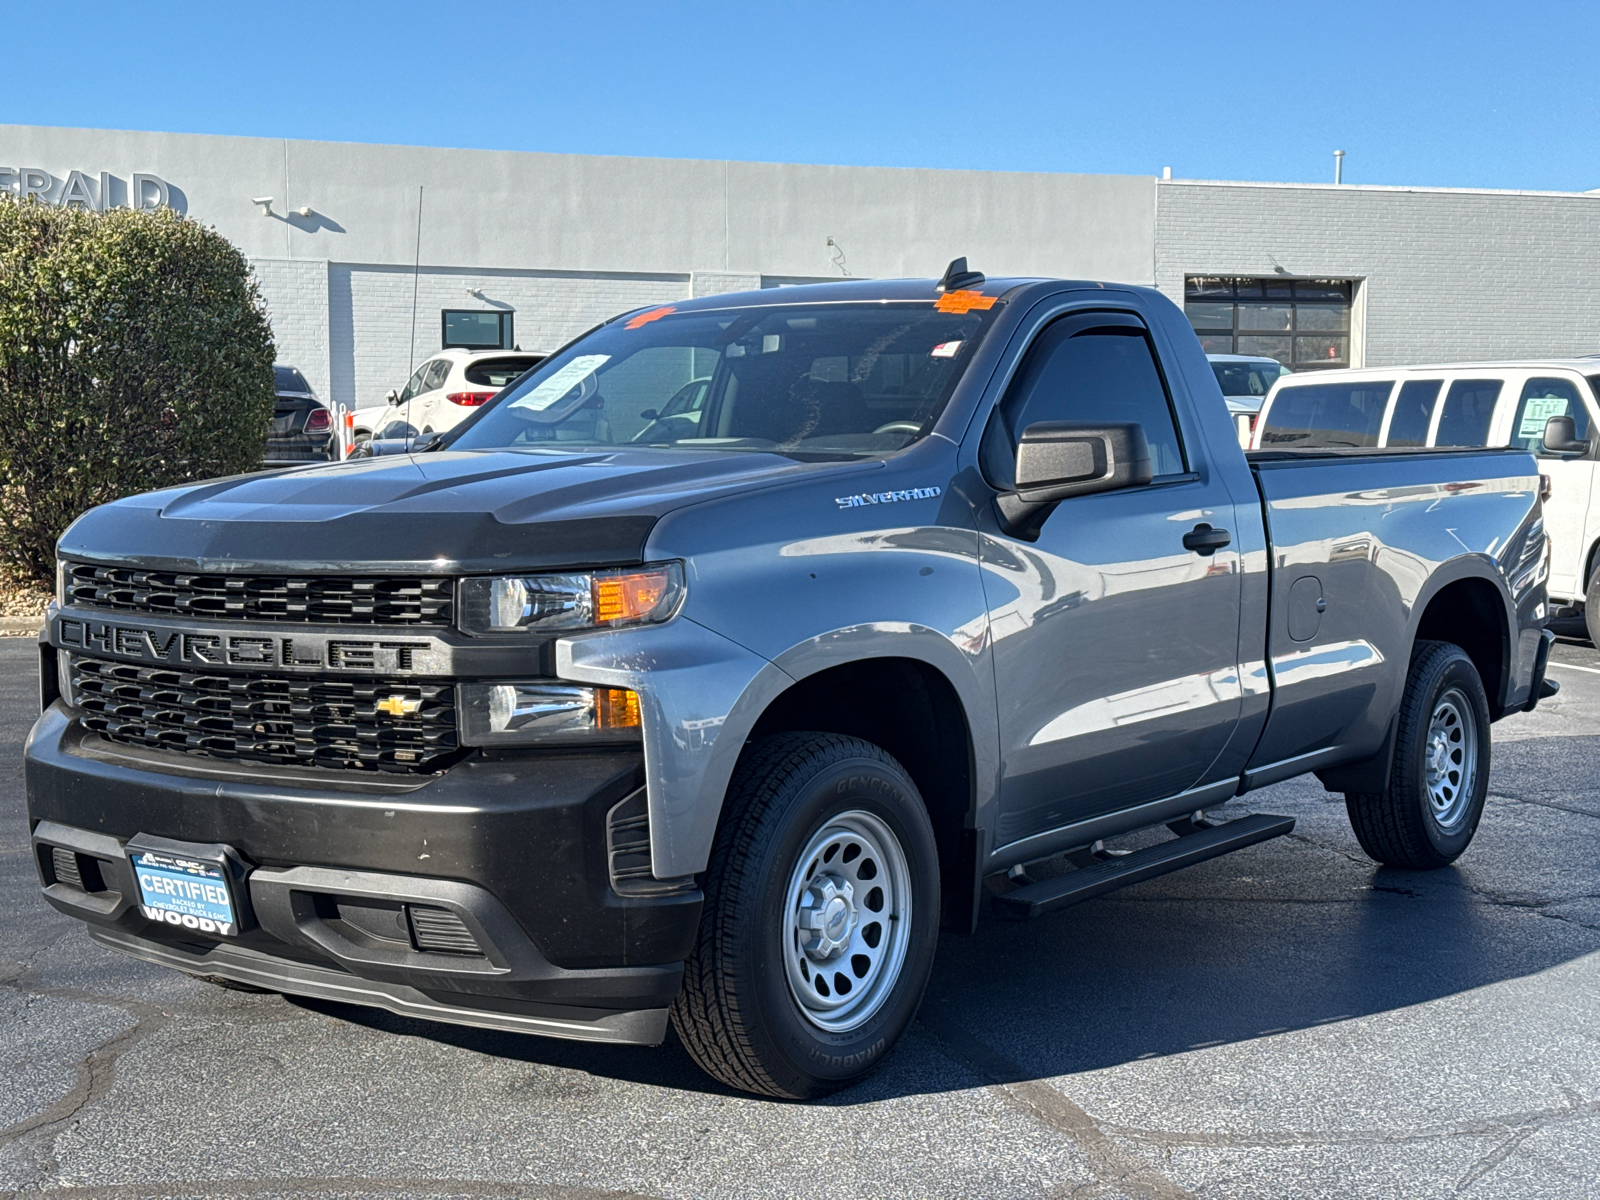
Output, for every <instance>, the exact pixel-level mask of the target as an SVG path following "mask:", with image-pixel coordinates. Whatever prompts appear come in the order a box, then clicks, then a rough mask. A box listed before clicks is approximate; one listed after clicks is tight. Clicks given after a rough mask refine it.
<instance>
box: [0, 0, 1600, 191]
mask: <svg viewBox="0 0 1600 1200" xmlns="http://www.w3.org/2000/svg"><path fill="white" fill-rule="evenodd" d="M0 21H3V25H0V27H3V28H4V30H5V44H6V45H7V48H8V53H7V54H6V56H5V57H6V66H5V75H6V82H5V86H4V88H3V90H0V123H13V124H29V125H32V124H38V125H72V126H90V127H104V128H122V129H158V130H174V131H181V132H202V133H231V134H251V135H260V136H270V137H297V138H319V139H327V140H332V141H356V142H393V143H402V144H421V145H438V146H461V147H475V148H489V149H512V150H551V151H568V152H579V153H591V154H636V155H655V156H665V157H674V158H733V159H758V160H767V161H788V162H815V163H843V164H874V165H884V166H919V167H968V168H980V169H991V170H1023V171H1086V172H1096V173H1100V172H1104V173H1126V174H1158V173H1159V172H1160V170H1161V168H1162V167H1166V166H1170V167H1171V168H1172V169H1173V173H1174V174H1175V175H1176V176H1178V177H1180V178H1196V179H1250V180H1294V181H1301V180H1324V179H1328V178H1331V174H1332V151H1333V150H1334V149H1335V148H1339V149H1343V150H1345V151H1347V157H1346V159H1345V180H1346V182H1349V183H1383V184H1425V185H1444V186H1461V187H1502V188H1536V189H1547V188H1548V189H1570V190H1587V189H1590V188H1600V123H1597V121H1596V117H1597V115H1600V113H1597V102H1596V95H1597V93H1600V69H1597V68H1600V55H1597V53H1596V49H1597V46H1600V38H1597V34H1600V6H1597V5H1582V4H1575V3H1541V4H1538V5H1533V4H1525V5H1510V4H1504V3H1501V4H1493V5H1491V4H1484V3H1476V2H1473V0H1459V2H1457V3H1452V4H1445V3H1433V2H1429V3H1407V2H1406V0H1390V2H1389V3H1369V2H1366V0H1359V2H1355V3H1349V2H1335V0H1325V2H1324V3H1319V4H1304V3H1292V2H1284V0H1279V2H1278V3H1272V4H1242V3H1241V4H1229V3H1223V2H1221V0H1214V2H1212V3H1204V4H1203V3H1193V2H1190V3H1153V2H1152V3H1138V2H1136V0H1129V2H1125V3H1121V4H1109V3H1104V2H1102V3H1089V4H1083V3H1076V2H1067V3H1055V4H1048V3H1032V2H1026V3H1024V2H1018V3H1005V2H1002V0H993V2H989V3H983V2H980V0H967V2H965V3H945V2H943V0H923V2H921V3H915V4H911V3H864V2H858V3H853V4H852V3H828V2H819V3H807V4H770V3H769V4H765V5H762V4H749V3H745V4H720V3H719V4H711V3H698V4H688V3H669V2H665V0H663V2H660V3H653V4H642V3H640V4H634V3H628V4H604V3H596V2H593V0H591V2H590V3H566V4H560V5H557V4H543V3H541V4H533V3H521V2H519V0H494V2H493V3H483V2H481V0H480V2H478V3H473V4H460V3H443V4H440V3H433V4H418V3H408V2H400V0H397V2H392V3H388V4H381V5H379V4H338V3H336V2H333V0H327V2H325V3H322V4H303V3H298V2H296V0H290V2H274V3H271V4H248V3H242V2H239V0H213V2H211V3H205V4H193V3H189V4H180V3H172V4H167V5H159V6H152V5H148V4H137V3H130V2H129V0H118V2H117V3H114V4H101V3H94V2H86V3H73V4H70V5H69V4H39V3H22V2H19V0H6V3H5V6H4V9H3V10H0Z"/></svg>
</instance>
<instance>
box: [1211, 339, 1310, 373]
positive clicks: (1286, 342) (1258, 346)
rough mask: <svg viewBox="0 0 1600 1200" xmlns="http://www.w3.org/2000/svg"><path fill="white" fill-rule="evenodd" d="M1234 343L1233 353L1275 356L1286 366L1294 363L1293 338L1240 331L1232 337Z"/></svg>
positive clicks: (1262, 356) (1264, 356) (1266, 356)
mask: <svg viewBox="0 0 1600 1200" xmlns="http://www.w3.org/2000/svg"><path fill="white" fill-rule="evenodd" d="M1234 345H1235V347H1236V349H1235V350H1234V353H1235V354H1254V355H1257V356H1258V357H1260V358H1275V359H1277V360H1278V361H1279V362H1281V363H1282V364H1283V365H1284V366H1286V367H1288V366H1293V365H1294V353H1293V346H1294V339H1293V338H1286V337H1261V336H1259V335H1257V334H1249V333H1241V334H1239V336H1238V337H1236V338H1235V339H1234ZM1213 353H1215V351H1213Z"/></svg>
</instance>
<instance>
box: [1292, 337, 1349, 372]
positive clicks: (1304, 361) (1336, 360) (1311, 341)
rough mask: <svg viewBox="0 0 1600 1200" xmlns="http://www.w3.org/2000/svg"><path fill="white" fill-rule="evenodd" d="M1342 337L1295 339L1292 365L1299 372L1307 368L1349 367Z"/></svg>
mask: <svg viewBox="0 0 1600 1200" xmlns="http://www.w3.org/2000/svg"><path fill="white" fill-rule="evenodd" d="M1348 340H1349V339H1347V338H1342V337H1297V338H1295V340H1294V365H1295V366H1296V367H1297V368H1300V369H1301V370H1304V369H1305V368H1307V367H1344V366H1348V365H1349V357H1348V355H1346V353H1345V343H1346V342H1347V341H1348Z"/></svg>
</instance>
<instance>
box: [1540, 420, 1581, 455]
mask: <svg viewBox="0 0 1600 1200" xmlns="http://www.w3.org/2000/svg"><path fill="white" fill-rule="evenodd" d="M1543 445H1544V452H1545V453H1546V454H1584V453H1587V452H1588V449H1589V443H1588V442H1587V441H1580V440H1579V439H1578V425H1577V422H1575V421H1574V420H1573V419H1572V418H1571V417H1551V418H1550V419H1549V420H1548V421H1546V422H1545V423H1544V439H1543Z"/></svg>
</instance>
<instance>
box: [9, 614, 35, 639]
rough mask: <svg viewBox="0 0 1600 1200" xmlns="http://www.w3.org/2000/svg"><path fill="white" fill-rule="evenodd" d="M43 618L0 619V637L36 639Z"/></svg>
mask: <svg viewBox="0 0 1600 1200" xmlns="http://www.w3.org/2000/svg"><path fill="white" fill-rule="evenodd" d="M43 627H44V618H43V617H0V637H38V636H39V630H40V629H41V628H43Z"/></svg>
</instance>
